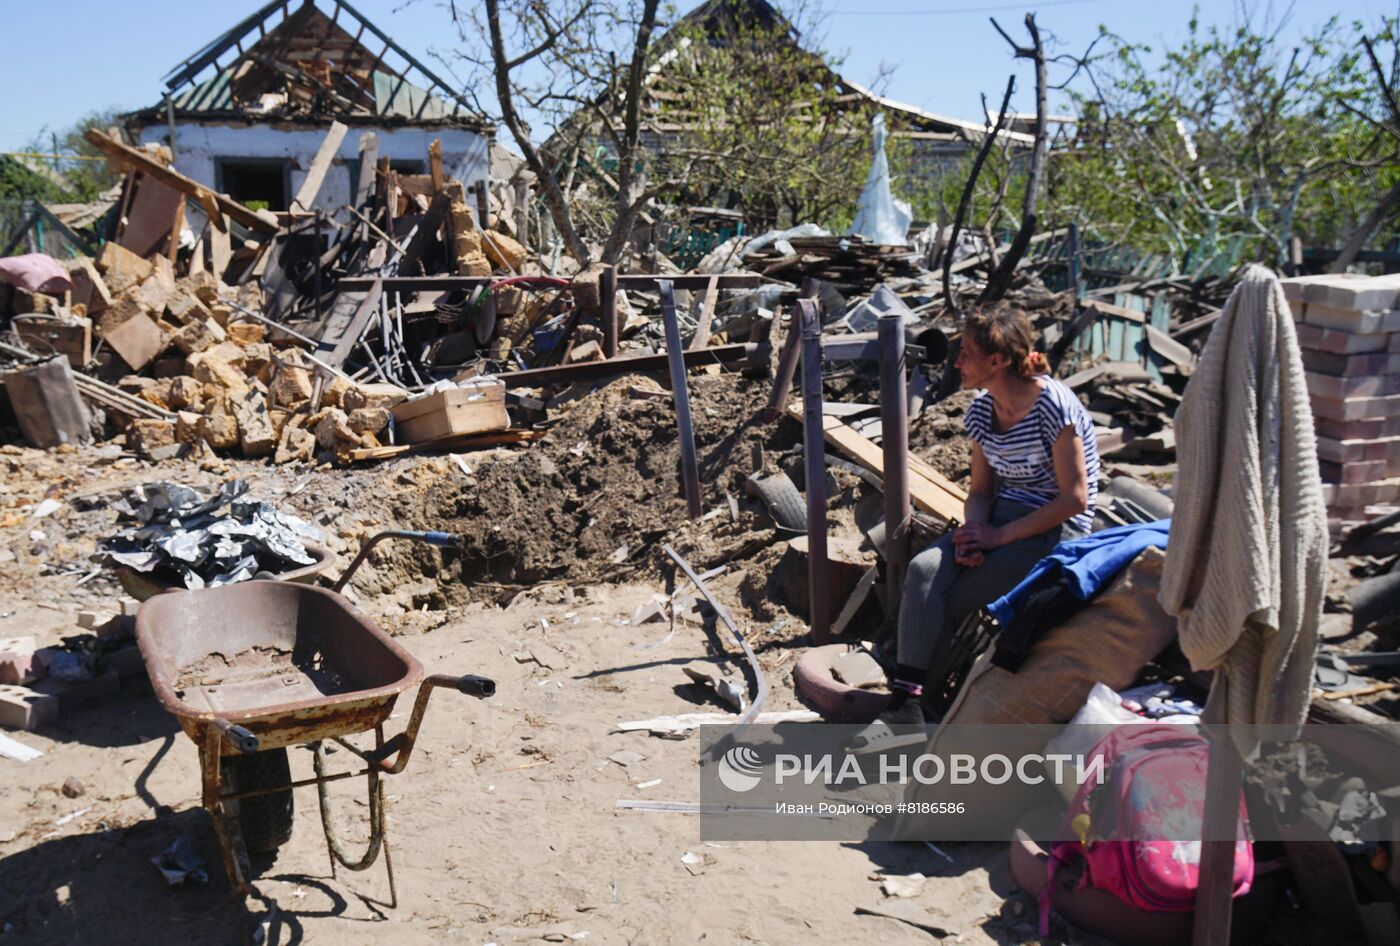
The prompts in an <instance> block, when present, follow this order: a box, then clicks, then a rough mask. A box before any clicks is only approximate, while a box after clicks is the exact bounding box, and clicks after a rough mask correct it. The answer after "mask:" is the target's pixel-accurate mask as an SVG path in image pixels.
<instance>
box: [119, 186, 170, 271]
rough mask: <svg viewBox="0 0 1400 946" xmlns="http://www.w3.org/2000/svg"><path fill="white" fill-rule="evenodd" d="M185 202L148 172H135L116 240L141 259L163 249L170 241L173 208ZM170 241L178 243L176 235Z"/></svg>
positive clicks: (161, 251)
mask: <svg viewBox="0 0 1400 946" xmlns="http://www.w3.org/2000/svg"><path fill="white" fill-rule="evenodd" d="M184 205H185V198H184V195H183V194H181V193H180V192H179V191H177V190H175V189H174V188H172V187H169V186H167V185H166V184H163V183H161V182H160V181H158V180H156V179H155V178H154V177H151V176H150V175H147V174H137V175H136V176H135V177H134V179H133V180H132V181H131V202H130V205H129V206H128V207H127V210H126V213H125V214H123V215H122V219H121V223H120V224H119V227H120V228H119V230H118V232H117V244H118V245H119V246H124V247H126V248H127V249H128V250H131V252H133V253H135V254H136V255H137V256H140V257H142V258H143V259H149V258H150V257H152V256H155V255H156V254H157V253H161V254H163V253H165V252H166V249H167V248H168V247H169V245H170V243H171V242H172V239H171V238H172V235H171V231H170V225H171V223H172V222H173V221H174V219H175V212H176V210H177V209H182V208H183V207H184ZM182 216H183V214H182ZM173 242H175V243H176V244H177V245H178V244H179V237H178V235H177V236H175V237H174V240H173Z"/></svg>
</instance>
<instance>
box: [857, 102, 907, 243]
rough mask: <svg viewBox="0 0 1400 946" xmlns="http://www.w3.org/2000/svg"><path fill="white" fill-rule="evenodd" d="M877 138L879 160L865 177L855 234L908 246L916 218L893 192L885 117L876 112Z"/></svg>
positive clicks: (873, 128)
mask: <svg viewBox="0 0 1400 946" xmlns="http://www.w3.org/2000/svg"><path fill="white" fill-rule="evenodd" d="M870 131H871V135H872V136H873V137H874V139H875V140H874V143H873V148H874V151H875V159H874V160H873V161H871V163H870V174H869V175H868V176H867V177H866V179H865V189H864V190H862V191H861V192H860V200H859V202H858V203H857V205H856V219H855V222H854V223H853V224H851V234H852V235H854V236H862V237H865V238H866V239H867V240H869V241H870V242H872V243H880V244H885V245H888V246H904V245H905V244H906V243H907V242H908V240H907V239H906V236H907V234H908V233H909V224H910V222H911V221H912V220H913V219H914V211H913V208H912V207H910V206H909V205H908V204H907V203H905V202H904V201H902V200H898V199H896V198H895V196H894V194H893V193H891V192H890V180H891V179H890V163H889V160H888V159H887V158H886V157H885V137H886V133H885V116H884V114H883V113H881V112H876V113H875V118H874V119H873V120H872V121H871V123H870Z"/></svg>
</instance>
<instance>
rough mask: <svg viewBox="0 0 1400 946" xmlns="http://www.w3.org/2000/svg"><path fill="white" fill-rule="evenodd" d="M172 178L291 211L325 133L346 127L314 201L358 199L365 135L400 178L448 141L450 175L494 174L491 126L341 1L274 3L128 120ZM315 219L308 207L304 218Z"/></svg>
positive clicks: (420, 169) (186, 65)
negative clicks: (161, 152) (164, 152)
mask: <svg viewBox="0 0 1400 946" xmlns="http://www.w3.org/2000/svg"><path fill="white" fill-rule="evenodd" d="M124 121H125V123H126V126H127V129H128V131H129V133H130V134H131V136H132V137H133V138H134V139H136V140H137V141H138V142H140V143H141V144H143V145H144V144H150V143H159V144H163V145H166V146H168V147H170V149H171V151H172V152H173V154H174V167H175V169H176V170H177V171H179V172H181V173H183V174H185V175H187V176H188V177H191V178H193V179H194V180H196V181H198V182H200V183H201V184H204V185H206V186H208V187H211V188H212V189H214V190H216V191H219V192H221V193H225V194H228V195H229V196H230V197H232V198H233V199H234V200H236V201H239V202H240V203H243V204H246V205H248V206H250V207H252V208H254V209H258V208H265V209H268V210H275V211H282V210H288V209H290V204H291V201H292V199H293V195H295V194H296V193H297V190H298V188H299V187H300V185H301V183H302V181H303V180H304V179H305V178H306V176H307V173H308V171H309V169H310V166H311V162H312V159H313V157H314V156H315V154H316V151H317V148H318V147H319V146H320V144H321V141H322V139H323V138H324V137H325V135H326V130H327V129H328V128H329V127H330V126H331V124H332V123H333V122H340V123H342V124H344V125H346V126H347V127H348V128H349V133H348V134H347V135H345V137H344V139H343V141H342V142H341V144H340V146H339V150H338V152H337V154H336V156H335V158H334V160H333V162H332V165H331V167H330V169H329V172H328V173H327V176H326V179H325V182H324V184H323V185H322V187H321V190H320V193H319V196H318V197H317V199H316V201H315V203H316V205H318V206H320V207H323V208H333V207H340V206H343V205H345V204H347V203H349V202H350V201H351V197H352V196H353V195H354V193H355V191H356V189H357V187H358V185H359V182H358V181H357V180H356V176H357V174H358V171H359V158H358V149H359V140H360V135H361V133H362V132H373V133H374V134H375V135H376V136H377V138H378V154H379V156H380V157H381V158H383V157H387V158H389V160H390V166H391V168H392V169H393V170H395V171H398V172H400V173H404V174H422V173H426V172H427V170H428V168H427V167H426V160H427V154H428V145H429V143H430V142H431V141H432V140H434V139H439V140H441V142H442V157H443V165H444V169H445V170H446V172H447V174H448V176H450V177H453V178H456V179H458V180H460V181H462V182H463V183H464V184H467V185H470V184H472V183H474V182H476V181H480V180H485V179H486V178H487V175H488V173H489V166H490V159H489V150H490V145H491V138H492V134H493V127H492V126H491V125H490V124H489V123H488V122H487V121H486V120H485V119H483V118H482V117H481V116H480V115H478V114H476V113H475V112H474V111H473V110H472V109H471V108H470V107H469V106H468V105H467V103H466V101H465V100H464V99H463V98H462V96H461V95H459V94H458V93H456V92H454V91H453V90H452V89H451V88H450V87H449V86H448V85H447V84H446V82H444V81H443V80H442V79H440V78H439V77H438V76H437V75H435V74H434V73H433V71H432V70H431V69H429V68H428V67H427V66H425V65H424V64H423V63H422V62H421V61H419V60H418V59H416V58H415V57H414V56H413V55H412V54H411V53H409V52H408V51H406V50H405V49H403V48H402V47H401V46H399V45H398V44H397V43H395V42H394V40H392V39H391V38H390V37H389V36H388V35H387V34H385V33H384V32H383V31H382V30H380V29H379V28H378V27H377V26H375V25H374V24H373V23H371V22H369V21H368V20H367V19H365V18H364V17H363V16H362V15H361V14H360V13H358V12H357V11H356V10H355V9H354V8H353V7H352V6H351V5H350V4H348V3H345V2H343V0H319V2H318V0H302V2H300V3H298V2H295V0H293V2H284V0H273V2H270V3H268V4H266V5H265V6H263V7H262V8H261V9H259V10H257V11H256V12H255V13H253V14H252V15H251V16H249V17H248V18H247V19H245V20H243V21H242V22H241V23H239V24H238V25H237V26H235V27H234V28H233V29H231V30H229V31H228V32H227V33H224V34H223V35H222V36H220V37H218V38H217V39H215V40H213V41H212V42H210V43H209V44H208V45H207V46H205V47H204V48H203V49H200V50H199V51H197V52H196V53H194V54H193V55H191V56H190V57H189V58H188V59H186V60H185V61H184V62H182V63H181V64H180V65H179V66H177V67H176V68H174V69H173V70H171V72H170V73H169V74H168V75H167V76H166V92H165V95H164V98H163V100H162V101H161V102H159V103H157V104H155V105H152V106H151V107H149V108H145V109H141V110H139V111H136V112H132V113H130V114H128V115H126V116H124ZM300 209H310V208H300Z"/></svg>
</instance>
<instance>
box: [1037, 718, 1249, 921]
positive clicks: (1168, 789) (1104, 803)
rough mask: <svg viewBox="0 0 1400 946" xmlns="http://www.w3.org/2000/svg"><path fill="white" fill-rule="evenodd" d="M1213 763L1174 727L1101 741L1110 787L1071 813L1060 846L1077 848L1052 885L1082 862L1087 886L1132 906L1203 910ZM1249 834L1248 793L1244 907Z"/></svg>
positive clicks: (1046, 905)
mask: <svg viewBox="0 0 1400 946" xmlns="http://www.w3.org/2000/svg"><path fill="white" fill-rule="evenodd" d="M1209 754H1210V744H1209V743H1208V742H1207V741H1206V740H1205V738H1203V737H1202V736H1199V735H1196V734H1195V733H1194V732H1191V731H1184V727H1181V726H1174V725H1155V726H1154V725H1147V724H1134V725H1130V726H1120V727H1118V728H1117V729H1115V730H1114V731H1113V732H1112V733H1110V734H1109V735H1107V736H1105V737H1104V738H1103V739H1102V740H1100V741H1099V743H1098V745H1096V746H1095V747H1094V749H1093V752H1092V753H1091V755H1090V759H1092V758H1093V757H1095V756H1103V757H1104V780H1103V784H1102V785H1100V784H1098V783H1097V782H1096V781H1094V780H1092V779H1090V780H1087V781H1085V783H1084V784H1083V785H1081V786H1079V791H1078V792H1077V793H1076V794H1075V796H1074V801H1073V802H1072V803H1071V804H1070V806H1069V810H1068V811H1066V812H1065V818H1064V822H1063V824H1062V825H1061V827H1060V832H1059V834H1058V835H1057V836H1058V837H1060V838H1074V840H1070V841H1058V842H1057V843H1056V844H1055V845H1054V847H1053V848H1051V851H1050V860H1049V867H1048V870H1049V874H1050V879H1051V881H1052V882H1053V880H1054V876H1055V869H1056V867H1057V866H1058V865H1059V864H1061V863H1065V862H1069V861H1072V860H1076V859H1078V860H1082V861H1083V862H1084V868H1085V874H1084V880H1083V883H1085V884H1087V885H1089V886H1091V887H1096V888H1098V889H1100V890H1106V891H1108V892H1109V893H1112V894H1113V895H1115V896H1116V897H1118V898H1119V899H1120V900H1122V901H1123V902H1124V903H1127V904H1129V905H1131V906H1134V907H1137V908H1139V909H1141V910H1152V911H1159V912H1184V911H1189V910H1193V909H1195V906H1196V885H1197V882H1198V880H1199V875H1200V853H1201V843H1200V840H1199V838H1200V835H1201V821H1202V819H1203V817H1204V815H1205V786H1206V766H1207V763H1208V760H1209ZM1080 815H1088V818H1089V832H1088V835H1089V844H1088V846H1087V847H1086V846H1085V845H1084V844H1082V843H1081V842H1080V840H1079V838H1078V837H1077V833H1076V831H1075V819H1076V817H1078V816H1080ZM1247 825H1248V813H1247V811H1246V808H1245V803H1244V796H1243V793H1241V796H1240V817H1239V827H1238V829H1237V832H1236V837H1237V838H1238V839H1239V840H1237V841H1236V842H1235V873H1234V895H1235V896H1237V897H1238V896H1241V895H1242V894H1245V893H1247V892H1248V891H1249V886H1250V883H1251V882H1252V881H1253V880H1254V848H1253V846H1252V845H1251V844H1250V842H1249V840H1248V831H1247ZM1079 826H1080V827H1081V828H1082V827H1083V819H1080V825H1079ZM1101 838H1102V839H1106V840H1099V839H1101ZM1118 839H1127V840H1118ZM1051 886H1052V884H1047V885H1046V890H1045V895H1044V897H1043V898H1042V900H1041V935H1046V934H1048V932H1049V919H1050V890H1051Z"/></svg>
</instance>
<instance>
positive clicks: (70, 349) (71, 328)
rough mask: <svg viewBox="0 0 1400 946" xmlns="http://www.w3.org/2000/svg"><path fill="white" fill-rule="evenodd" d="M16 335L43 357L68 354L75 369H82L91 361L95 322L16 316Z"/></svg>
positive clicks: (38, 316)
mask: <svg viewBox="0 0 1400 946" xmlns="http://www.w3.org/2000/svg"><path fill="white" fill-rule="evenodd" d="M15 334H16V335H18V336H19V337H20V340H21V341H23V342H24V343H25V344H26V345H28V346H29V347H30V348H32V349H33V350H34V351H36V352H38V353H39V354H41V355H46V354H49V353H53V354H57V355H67V356H68V364H69V365H71V366H72V367H74V368H81V367H83V366H84V365H86V364H87V363H88V362H89V361H91V360H92V322H90V321H89V320H88V319H56V318H54V317H53V316H48V315H17V316H15Z"/></svg>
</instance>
